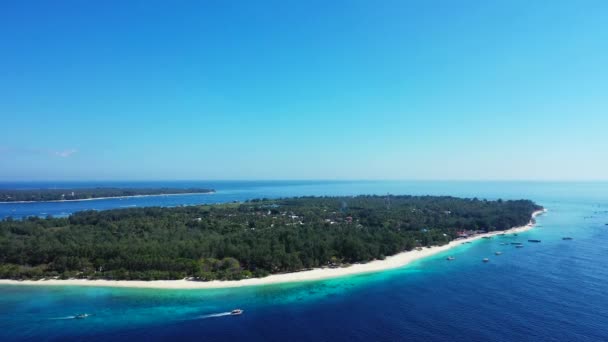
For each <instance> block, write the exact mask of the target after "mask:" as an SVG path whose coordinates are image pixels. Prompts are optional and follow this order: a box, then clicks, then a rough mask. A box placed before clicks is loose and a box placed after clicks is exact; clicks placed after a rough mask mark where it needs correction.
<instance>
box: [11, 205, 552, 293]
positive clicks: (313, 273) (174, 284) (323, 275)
mask: <svg viewBox="0 0 608 342" xmlns="http://www.w3.org/2000/svg"><path fill="white" fill-rule="evenodd" d="M546 211H547V209H543V210H538V211H535V212H534V213H532V217H531V219H530V222H529V223H528V224H527V225H525V226H521V227H513V228H510V229H507V230H499V231H494V232H489V233H485V234H478V235H475V236H473V237H469V238H465V239H458V240H452V241H450V242H449V243H447V244H445V245H443V246H432V247H430V248H423V249H422V250H420V251H418V250H415V249H414V250H411V251H407V252H401V253H398V254H395V255H392V256H389V257H386V259H384V260H373V261H370V262H367V263H364V264H353V265H350V266H347V267H339V268H315V269H312V270H306V271H300V272H293V273H283V274H273V275H269V276H267V277H264V278H250V279H243V280H223V281H222V280H213V281H207V282H202V281H192V280H186V279H181V280H151V281H145V280H101V279H97V280H88V279H66V280H59V279H49V280H11V279H0V285H34V286H93V287H122V288H148V289H175V290H178V289H183V290H186V289H221V288H235V287H244V286H260V285H271V284H280V283H292V282H304V281H315V280H323V279H331V278H339V277H344V276H349V275H355V274H365V273H375V272H380V271H385V270H390V269H395V268H399V267H403V266H405V265H408V264H410V263H412V262H414V261H417V260H420V259H423V258H426V257H430V256H433V255H435V254H438V253H441V252H444V251H447V250H449V249H452V248H454V247H458V246H460V245H462V244H463V243H465V242H472V241H475V240H479V239H481V238H483V237H490V236H496V235H499V234H514V233H519V232H524V231H527V230H530V229H532V228H533V227H534V226H535V221H534V219H535V218H536V217H537V216H539V215H541V214H543V213H545V212H546Z"/></svg>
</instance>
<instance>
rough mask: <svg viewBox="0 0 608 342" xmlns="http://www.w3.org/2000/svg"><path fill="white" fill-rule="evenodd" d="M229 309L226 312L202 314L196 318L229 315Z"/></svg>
mask: <svg viewBox="0 0 608 342" xmlns="http://www.w3.org/2000/svg"><path fill="white" fill-rule="evenodd" d="M230 315H231V314H230V311H227V312H220V313H214V314H209V315H202V316H198V317H196V318H197V319H206V318H215V317H223V316H230Z"/></svg>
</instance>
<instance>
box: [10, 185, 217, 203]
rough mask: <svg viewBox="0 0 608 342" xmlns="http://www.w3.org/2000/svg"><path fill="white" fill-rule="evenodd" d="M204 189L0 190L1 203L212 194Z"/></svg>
mask: <svg viewBox="0 0 608 342" xmlns="http://www.w3.org/2000/svg"><path fill="white" fill-rule="evenodd" d="M213 192H215V190H213V189H204V188H118V187H96V188H60V189H0V203H1V202H60V201H84V200H94V199H106V198H120V197H135V196H157V195H183V194H203V193H213Z"/></svg>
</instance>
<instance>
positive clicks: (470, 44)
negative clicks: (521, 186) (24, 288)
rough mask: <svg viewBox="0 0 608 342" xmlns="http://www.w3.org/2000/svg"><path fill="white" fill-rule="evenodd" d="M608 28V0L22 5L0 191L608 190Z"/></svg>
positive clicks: (7, 82)
mask: <svg viewBox="0 0 608 342" xmlns="http://www.w3.org/2000/svg"><path fill="white" fill-rule="evenodd" d="M176 3H177V4H176ZM607 17H608V2H606V1H447V0H446V1H354V0H352V1H269V2H266V1H242V2H239V1H192V2H188V1H178V2H168V1H164V2H160V1H158V2H156V1H95V2H94V1H52V2H49V1H46V2H43V1H12V2H8V1H5V2H2V3H1V4H0V118H1V121H0V122H1V123H2V124H1V132H2V134H1V135H0V165H1V167H0V180H47V179H52V180H71V179H74V180H106V179H146V180H147V179H483V180H486V179H533V180H536V179H547V180H561V179H577V180H591V179H606V178H607V175H608V133H607V129H608V44H607V42H608V25H606V18H607Z"/></svg>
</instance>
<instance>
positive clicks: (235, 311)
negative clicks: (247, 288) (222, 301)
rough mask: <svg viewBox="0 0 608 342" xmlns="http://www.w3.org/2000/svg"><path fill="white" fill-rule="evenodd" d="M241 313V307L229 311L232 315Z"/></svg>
mask: <svg viewBox="0 0 608 342" xmlns="http://www.w3.org/2000/svg"><path fill="white" fill-rule="evenodd" d="M242 313H243V310H241V309H234V310H232V311H230V314H231V315H233V316H236V315H240V314H242Z"/></svg>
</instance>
